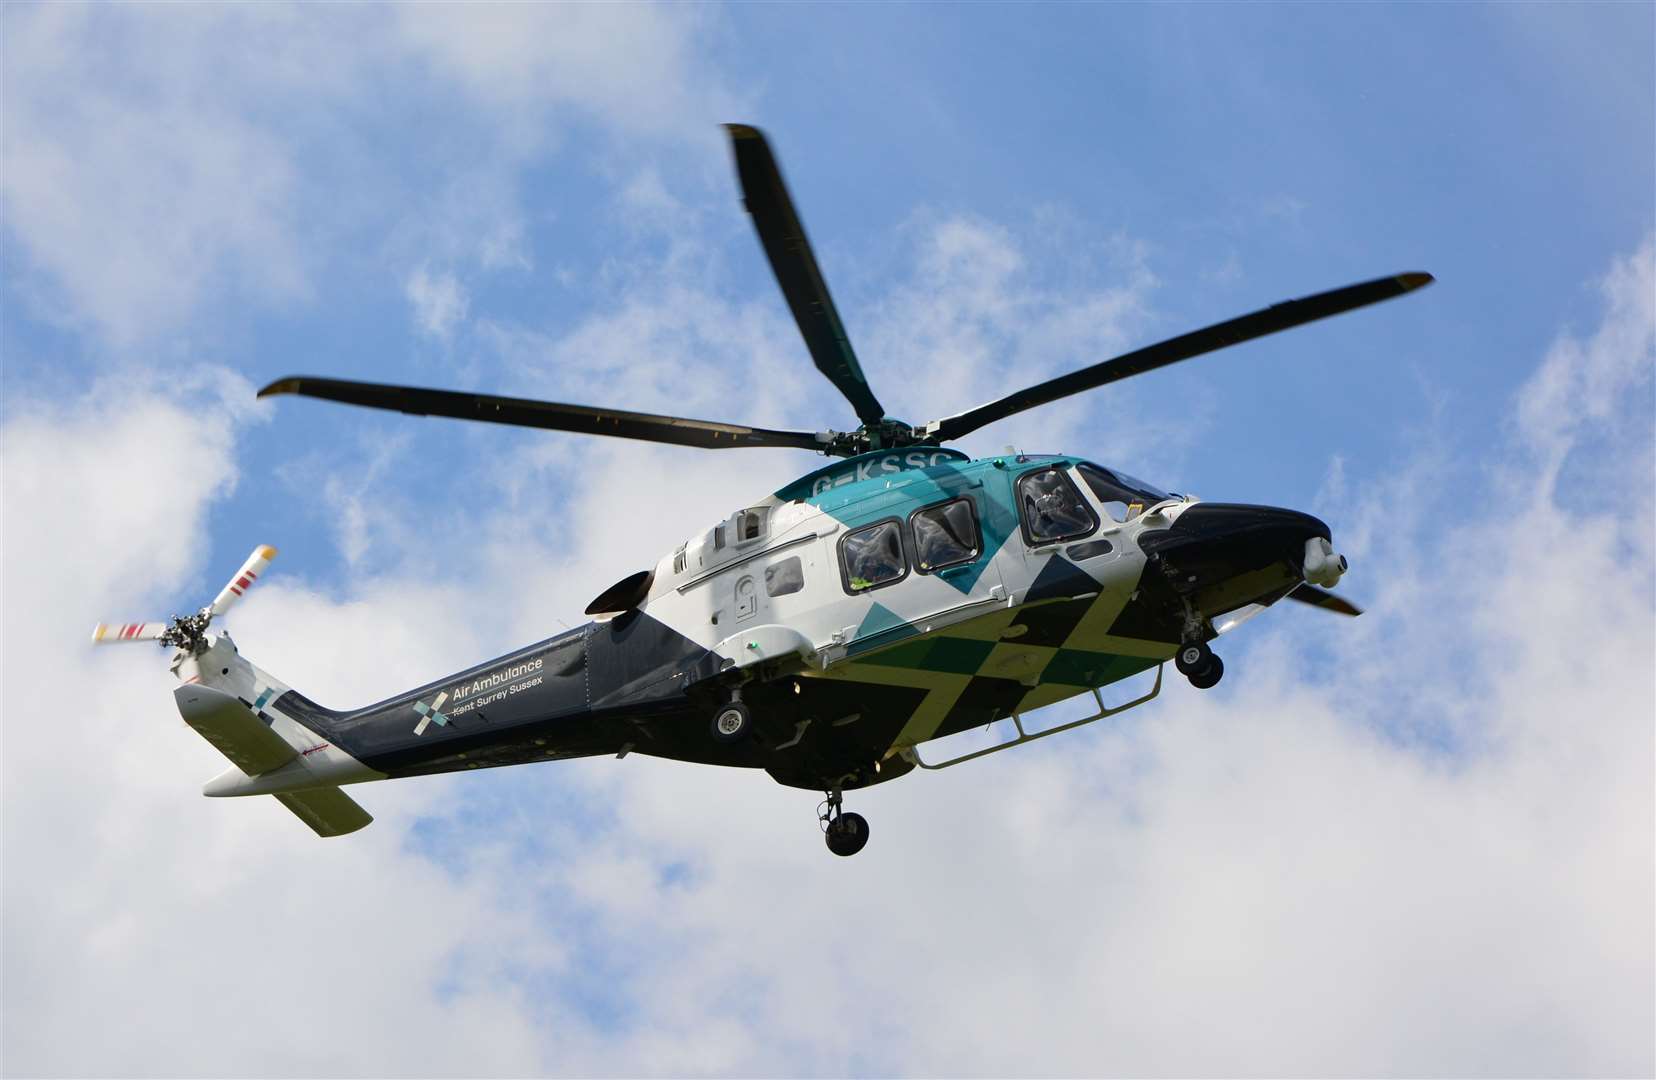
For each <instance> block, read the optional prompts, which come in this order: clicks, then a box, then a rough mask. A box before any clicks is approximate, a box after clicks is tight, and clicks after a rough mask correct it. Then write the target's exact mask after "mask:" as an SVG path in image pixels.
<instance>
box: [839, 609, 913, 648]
mask: <svg viewBox="0 0 1656 1080" xmlns="http://www.w3.org/2000/svg"><path fill="white" fill-rule="evenodd" d="M919 632H920V631H918V630H916V629H915V628H914V624H913V623H911V622H909V621H908V620H907V619H905V618H903V617H902V616H900V615H898V614H897V613H896V612H895V611H892V610H891V609H890V608H888V607H886V606H885V605H884V604H871V605H869V608H868V614H867V615H864V616H863V621H862V625H861V626H859V627H857V636H856V637H855V638H854V639H852V641H851V644H850V645H849V646H847V647H846V650H845V652H846V655H847V656H855V655H857V654H858V653H860V652H867V651H868V650H869V649H872V648H876V647H879V646H884V645H890V644H891V643H892V642H894V641H902V640H903V639H904V638H906V637H913V636H914V635H915V634H918V633H919Z"/></svg>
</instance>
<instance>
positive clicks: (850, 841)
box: [823, 812, 868, 856]
mask: <svg viewBox="0 0 1656 1080" xmlns="http://www.w3.org/2000/svg"><path fill="white" fill-rule="evenodd" d="M823 839H825V840H827V841H828V850H829V851H832V852H833V853H834V854H835V855H840V856H849V855H855V854H856V853H857V852H859V851H861V850H862V849H863V845H864V844H866V843H868V819H867V818H865V817H863V816H862V815H861V814H858V813H856V812H852V813H849V814H841V815H840V816H839V817H837V818H835V819H834V820H832V821H830V822H829V823H828V831H827V832H826V833H825V834H824V835H823Z"/></svg>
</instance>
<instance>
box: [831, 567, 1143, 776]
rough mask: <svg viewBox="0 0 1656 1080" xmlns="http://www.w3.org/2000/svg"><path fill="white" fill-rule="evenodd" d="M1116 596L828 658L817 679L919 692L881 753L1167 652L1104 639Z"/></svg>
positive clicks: (1038, 608)
mask: <svg viewBox="0 0 1656 1080" xmlns="http://www.w3.org/2000/svg"><path fill="white" fill-rule="evenodd" d="M1125 599H1126V598H1125V597H1122V596H1117V597H1115V598H1113V599H1112V598H1109V597H1105V596H1095V597H1088V598H1084V599H1073V600H1072V599H1063V598H1059V599H1053V600H1047V601H1044V602H1037V603H1034V604H1030V605H1025V606H1023V607H1021V608H1017V609H1012V610H1008V609H1001V610H998V611H994V612H991V613H989V614H986V615H982V616H979V617H978V618H975V619H972V620H970V621H968V622H964V623H960V624H958V625H955V626H951V627H948V628H946V629H943V630H939V631H936V632H934V633H930V634H924V635H918V634H917V635H913V636H909V637H907V638H904V639H902V640H899V641H897V642H895V643H894V644H891V645H888V646H885V647H883V648H880V649H877V650H873V651H870V652H868V653H865V654H863V655H861V656H858V657H856V658H855V659H852V660H848V661H845V662H843V663H841V664H837V665H835V666H834V667H832V668H830V669H829V670H828V671H826V672H824V673H823V675H822V676H820V677H822V678H827V679H835V680H845V681H847V682H853V683H864V684H869V685H870V686H889V687H903V688H907V689H916V690H924V691H925V692H926V695H925V697H924V698H923V699H922V700H921V702H920V704H919V706H918V707H917V708H916V709H915V710H914V712H913V713H912V714H911V715H910V716H909V718H908V722H907V723H906V724H905V725H904V726H903V728H902V730H901V731H900V732H899V734H898V735H897V738H896V739H895V741H894V742H893V744H892V746H891V748H890V749H889V750H888V751H887V756H890V755H891V754H895V753H897V752H898V751H900V750H903V749H906V748H908V747H911V746H914V745H915V744H917V743H921V742H925V741H926V740H927V739H933V738H938V737H940V736H943V735H949V734H953V733H954V732H957V731H963V730H965V729H967V728H970V727H975V726H980V725H982V724H986V723H989V722H990V721H993V720H999V719H1004V718H1005V717H1007V716H1009V715H1011V714H1012V713H1013V712H1019V713H1023V712H1028V711H1030V710H1032V709H1038V708H1040V707H1042V706H1044V705H1051V704H1054V703H1056V702H1059V701H1063V700H1065V699H1067V698H1071V697H1074V696H1075V695H1077V694H1082V693H1086V692H1087V691H1088V690H1090V689H1092V688H1094V687H1099V686H1105V685H1108V684H1109V683H1112V682H1116V681H1118V680H1120V679H1124V678H1127V677H1128V676H1130V675H1135V674H1137V673H1138V672H1140V671H1144V670H1145V669H1147V668H1150V667H1154V666H1155V665H1156V664H1157V663H1159V662H1161V661H1163V660H1165V659H1167V658H1168V657H1170V656H1171V655H1172V654H1173V646H1172V645H1170V644H1167V643H1165V642H1157V641H1145V640H1142V639H1138V638H1125V637H1117V636H1114V635H1111V634H1110V633H1109V632H1108V631H1109V629H1110V627H1111V625H1112V624H1113V623H1114V622H1115V620H1116V617H1117V616H1118V615H1119V614H1120V612H1121V608H1122V606H1123V603H1124V602H1125Z"/></svg>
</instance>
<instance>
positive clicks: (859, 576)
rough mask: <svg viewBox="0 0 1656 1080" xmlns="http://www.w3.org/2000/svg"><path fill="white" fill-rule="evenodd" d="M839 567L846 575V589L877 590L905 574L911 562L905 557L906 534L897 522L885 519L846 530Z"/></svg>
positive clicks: (848, 590)
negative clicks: (904, 540) (904, 535)
mask: <svg viewBox="0 0 1656 1080" xmlns="http://www.w3.org/2000/svg"><path fill="white" fill-rule="evenodd" d="M840 569H841V570H842V571H843V572H844V574H845V591H846V592H851V593H859V592H864V591H866V590H868V589H877V588H879V587H880V586H881V585H889V584H891V583H892V582H894V581H901V580H902V579H903V578H904V577H906V576H907V575H908V563H907V561H906V560H905V559H904V558H903V533H902V529H901V528H899V527H898V525H897V522H896V521H895V520H892V521H882V522H880V523H879V524H878V525H870V526H868V527H867V528H866V529H858V530H856V531H855V532H849V533H846V534H845V539H843V540H841V541H840Z"/></svg>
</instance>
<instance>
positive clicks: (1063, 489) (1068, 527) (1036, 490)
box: [1018, 468, 1098, 545]
mask: <svg viewBox="0 0 1656 1080" xmlns="http://www.w3.org/2000/svg"><path fill="white" fill-rule="evenodd" d="M1018 507H1019V509H1020V510H1021V512H1022V517H1023V530H1024V539H1025V540H1026V541H1028V542H1029V543H1030V544H1031V545H1034V544H1050V543H1054V542H1055V541H1059V540H1074V539H1077V538H1078V537H1082V536H1086V535H1087V534H1088V533H1091V532H1092V531H1093V530H1094V529H1096V528H1098V516H1097V515H1096V514H1094V513H1093V512H1092V507H1090V506H1088V505H1087V503H1086V500H1084V499H1082V498H1081V493H1080V492H1079V491H1077V490H1075V485H1074V484H1073V483H1071V482H1070V478H1069V477H1068V476H1066V475H1064V471H1063V470H1062V469H1056V468H1049V469H1037V470H1035V471H1034V472H1027V473H1024V474H1023V476H1021V477H1019V478H1018Z"/></svg>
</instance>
